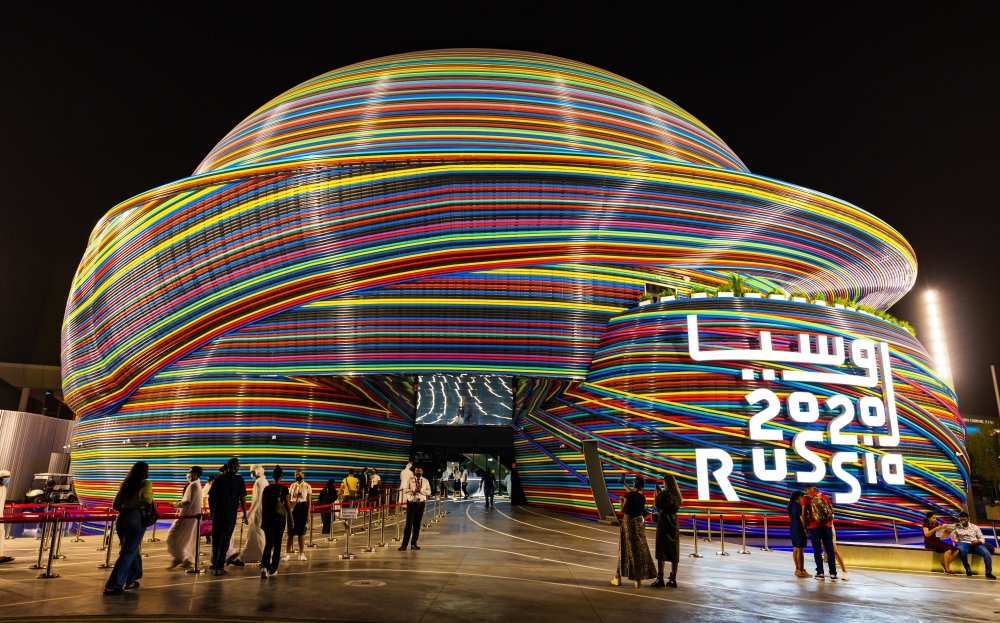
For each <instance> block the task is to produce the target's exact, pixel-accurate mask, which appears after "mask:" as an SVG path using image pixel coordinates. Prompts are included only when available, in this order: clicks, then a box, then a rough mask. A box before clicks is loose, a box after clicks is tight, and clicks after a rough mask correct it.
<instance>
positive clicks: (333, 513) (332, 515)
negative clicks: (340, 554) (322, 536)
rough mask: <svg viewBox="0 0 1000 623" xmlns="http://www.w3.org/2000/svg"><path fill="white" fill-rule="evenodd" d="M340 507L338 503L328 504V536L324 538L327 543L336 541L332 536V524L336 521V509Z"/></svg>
mask: <svg viewBox="0 0 1000 623" xmlns="http://www.w3.org/2000/svg"><path fill="white" fill-rule="evenodd" d="M338 506H340V501H339V500H338V501H334V502H333V503H331V504H330V536H328V537H326V540H327V541H336V540H337V539H336V538H335V537H334V536H333V524H334V523H335V522H336V521H337V507H338Z"/></svg>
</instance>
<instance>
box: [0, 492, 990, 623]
mask: <svg viewBox="0 0 1000 623" xmlns="http://www.w3.org/2000/svg"><path fill="white" fill-rule="evenodd" d="M317 527H318V524H317ZM394 533H395V527H394V526H392V525H389V526H388V527H387V529H386V535H387V537H391V536H394ZM160 536H162V533H161V535H160ZM340 536H341V538H339V539H338V541H336V542H334V543H331V542H327V541H325V540H323V541H317V543H318V545H319V547H317V548H315V549H310V550H307V552H306V553H307V556H308V557H309V560H308V561H306V562H298V561H296V562H288V563H282V567H281V569H280V570H279V574H278V575H277V576H276V577H274V578H271V579H270V580H266V581H262V580H261V579H260V578H259V576H258V569H257V568H256V566H251V565H248V566H247V567H245V568H243V569H233V568H232V567H230V569H231V572H230V575H228V576H225V577H213V576H211V575H201V576H193V575H185V574H184V573H183V572H181V571H167V570H166V569H165V567H166V565H167V555H166V553H165V551H164V546H163V543H162V542H160V543H155V544H144V551H146V552H147V553H148V554H149V557H148V558H146V559H145V562H144V564H145V577H144V578H143V580H142V588H141V589H140V590H138V591H136V592H130V593H126V594H124V595H116V596H112V597H104V596H102V595H101V589H102V588H103V584H104V580H105V578H106V576H107V571H105V570H102V569H97V568H96V565H97V564H98V563H99V562H102V561H103V554H102V553H99V552H96V551H95V547H97V546H98V545H99V540H100V539H99V537H90V538H88V539H86V542H84V543H80V544H73V543H70V542H68V540H65V541H64V543H63V549H64V553H65V554H67V559H66V560H63V561H59V562H58V563H57V567H56V571H57V572H59V573H60V574H61V577H59V578H57V579H49V580H40V579H35V575H36V573H37V572H36V571H33V570H29V569H28V568H27V566H28V565H29V564H31V563H33V562H34V560H35V558H36V557H37V548H38V542H37V541H36V540H34V539H29V538H24V539H15V540H12V541H7V544H8V547H7V553H8V554H11V555H14V556H16V557H17V560H16V561H15V562H14V563H12V564H7V565H2V566H0V619H5V618H11V619H18V620H21V621H42V620H44V621H54V620H59V621H62V620H87V621H119V620H125V619H128V618H130V617H142V618H143V619H145V620H146V621H176V620H192V621H212V622H213V623H222V622H224V621H229V620H241V621H256V620H269V621H300V620H301V621H306V620H334V621H399V622H409V621H425V622H429V621H448V622H449V623H452V622H460V621H477V622H481V621H508V622H510V623H515V622H517V623H520V622H522V621H545V622H546V623H553V622H556V621H573V622H574V623H584V622H589V621H597V622H613V621H621V622H627V623H636V622H637V621H772V620H773V621H808V622H810V623H814V622H817V621H822V622H830V623H839V622H843V621H864V622H865V623H877V622H881V621H886V622H889V621H892V622H897V621H935V622H940V621H997V620H1000V585H998V584H997V583H995V582H989V581H987V580H985V579H983V578H982V577H981V576H979V577H976V578H966V577H964V576H961V577H958V576H956V577H949V576H944V575H943V574H940V573H933V574H932V573H916V572H898V571H878V570H869V569H865V570H861V569H858V570H852V571H851V573H850V581H848V582H844V581H843V580H841V581H839V582H831V581H829V580H828V581H826V582H820V581H817V580H814V579H812V578H808V579H799V578H795V577H794V576H793V575H792V573H791V570H792V565H791V561H790V556H789V554H788V553H784V552H762V551H759V550H754V551H753V553H752V554H751V555H738V554H736V549H737V547H736V546H735V544H731V545H730V547H729V548H728V549H729V550H730V551H731V552H733V553H732V555H731V556H728V557H721V556H717V555H715V552H716V551H717V549H718V544H717V543H716V544H711V545H710V544H702V547H701V553H702V554H704V558H700V559H694V558H688V557H687V554H688V553H690V552H691V548H690V545H691V539H690V538H688V539H687V543H685V545H686V547H685V549H684V551H683V552H682V556H684V558H683V559H682V561H681V571H680V577H679V582H680V587H679V588H676V589H653V588H650V587H648V582H647V583H646V584H647V585H646V586H643V587H642V588H640V589H635V588H632V587H631V586H622V587H617V588H616V587H612V586H610V584H609V580H610V579H611V576H612V575H613V571H614V567H615V551H616V545H617V529H616V528H614V527H609V526H602V525H596V524H593V523H588V522H585V521H579V520H575V519H567V518H565V517H562V516H559V515H556V514H553V513H549V512H545V511H539V510H535V509H532V508H528V507H516V508H513V509H512V508H511V507H510V506H509V505H508V504H507V503H505V502H500V504H499V505H498V507H497V508H495V509H493V510H485V509H484V508H483V506H482V503H481V502H476V503H471V502H460V503H452V504H451V505H450V513H449V514H448V515H447V516H445V517H444V518H443V519H442V520H441V521H439V522H436V523H433V524H432V525H431V527H429V528H426V529H425V531H424V534H423V535H422V537H421V540H420V544H421V546H422V547H423V549H422V550H421V551H419V552H414V551H407V552H398V551H396V546H395V545H391V546H390V547H388V548H382V549H377V550H376V551H375V552H373V553H364V552H362V551H361V548H362V547H363V546H364V545H365V544H366V539H367V536H366V535H365V534H361V535H355V537H352V541H351V550H352V551H353V552H355V553H356V554H357V558H356V559H354V560H350V561H343V560H340V559H339V557H338V555H339V554H341V553H343V551H344V539H343V535H340ZM652 536H653V534H652V531H650V532H649V537H650V540H652ZM374 537H375V538H374V540H375V541H376V542H377V540H378V539H377V537H378V531H377V530H376V531H375V533H374ZM116 547H117V545H116ZM848 566H850V561H848ZM626 584H627V583H626Z"/></svg>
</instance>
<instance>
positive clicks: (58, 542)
mask: <svg viewBox="0 0 1000 623" xmlns="http://www.w3.org/2000/svg"><path fill="white" fill-rule="evenodd" d="M56 525H57V526H58V525H59V524H58V523H57V524H56ZM52 536H53V538H54V539H55V548H56V558H58V559H59V560H63V559H64V558H66V556H65V555H63V553H62V538H63V529H62V528H59V529H58V530H56V531H55V532H54V533H53V535H52ZM52 545H53V544H52V543H49V549H50V550H51V549H52ZM49 556H50V557H51V556H52V554H51V552H50V553H49Z"/></svg>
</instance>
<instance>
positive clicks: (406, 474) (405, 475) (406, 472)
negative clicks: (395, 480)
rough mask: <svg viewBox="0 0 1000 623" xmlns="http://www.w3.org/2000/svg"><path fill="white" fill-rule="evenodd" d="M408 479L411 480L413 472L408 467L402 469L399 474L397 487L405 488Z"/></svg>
mask: <svg viewBox="0 0 1000 623" xmlns="http://www.w3.org/2000/svg"><path fill="white" fill-rule="evenodd" d="M410 478H413V470H411V469H410V468H409V467H404V468H403V471H401V472H399V486H400V487H405V486H406V483H407V482H408V481H409V480H410Z"/></svg>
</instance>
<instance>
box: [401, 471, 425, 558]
mask: <svg viewBox="0 0 1000 623" xmlns="http://www.w3.org/2000/svg"><path fill="white" fill-rule="evenodd" d="M402 491H403V492H404V494H405V496H406V527H405V528H403V543H402V545H400V546H399V551H401V552H402V551H404V550H405V549H406V546H407V545H409V546H410V549H420V546H418V545H417V539H418V538H420V522H421V521H422V520H423V518H424V507H426V506H427V496H429V495H430V494H431V483H430V481H429V480H428V479H426V478H424V470H423V468H422V467H420V466H419V465H418V466H416V467H415V468H413V475H412V476H410V478H409V480H407V481H406V482H405V483H404V484H403V487H402ZM411 536H412V541H411Z"/></svg>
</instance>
